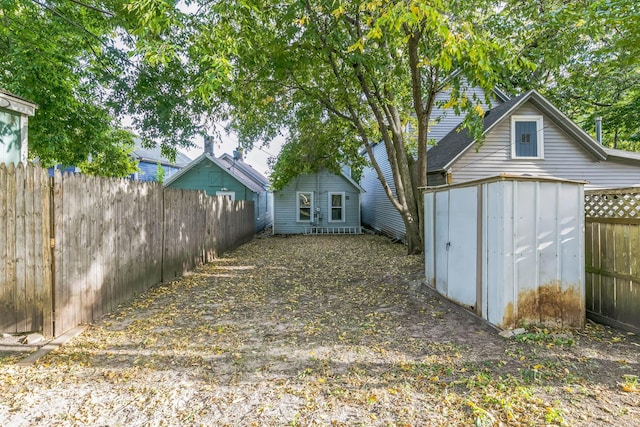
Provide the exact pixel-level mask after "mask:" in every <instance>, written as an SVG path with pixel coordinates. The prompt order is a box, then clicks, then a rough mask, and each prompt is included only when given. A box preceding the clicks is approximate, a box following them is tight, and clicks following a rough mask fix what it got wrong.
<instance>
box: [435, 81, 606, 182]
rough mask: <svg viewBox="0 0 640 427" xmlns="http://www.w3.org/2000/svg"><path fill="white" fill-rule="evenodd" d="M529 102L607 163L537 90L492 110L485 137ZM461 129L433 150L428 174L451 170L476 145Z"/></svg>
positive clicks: (591, 142) (595, 146)
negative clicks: (457, 160)
mask: <svg viewBox="0 0 640 427" xmlns="http://www.w3.org/2000/svg"><path fill="white" fill-rule="evenodd" d="M525 102H530V103H531V104H532V105H533V106H534V107H535V108H537V109H538V110H540V111H541V112H542V113H543V114H545V115H546V116H547V117H548V118H549V119H551V120H552V121H553V122H554V123H555V124H556V125H557V126H558V127H559V128H560V129H562V130H563V131H564V132H565V133H566V134H567V135H569V136H570V137H572V138H573V139H574V140H575V141H576V142H577V143H578V144H580V145H581V146H582V147H583V148H584V149H585V150H586V151H588V152H589V153H590V154H591V155H592V156H594V157H595V158H596V159H597V160H606V159H607V151H606V150H605V148H603V147H602V146H601V145H600V144H598V143H597V142H596V141H595V140H594V139H593V138H592V137H591V136H590V135H588V134H587V133H586V132H585V131H584V130H582V129H581V128H580V127H579V126H578V125H577V124H575V123H574V122H573V121H571V119H569V118H568V117H567V116H565V115H564V114H563V113H562V112H561V111H560V110H558V109H557V108H556V107H555V106H554V105H553V104H551V103H550V102H549V101H548V100H547V99H546V98H545V97H543V96H542V95H540V94H539V93H538V92H536V91H535V90H530V91H528V92H525V93H523V94H522V95H519V96H516V97H515V98H512V99H510V100H508V101H507V102H505V103H503V104H500V105H498V106H496V107H495V108H493V109H491V110H489V111H488V112H487V113H486V114H485V116H484V119H483V126H484V133H485V134H486V133H487V132H488V131H489V130H491V129H492V128H493V127H494V126H495V125H496V124H497V123H498V122H500V121H501V120H502V119H504V118H505V117H508V116H509V115H510V114H511V113H512V112H514V111H515V110H516V109H517V108H519V107H520V106H521V105H522V104H524V103H525ZM459 128H460V126H458V127H457V128H456V129H454V130H452V131H451V132H449V133H448V134H447V136H445V137H444V138H442V139H441V140H440V142H439V143H438V145H436V146H435V147H433V149H431V150H429V156H428V157H427V171H428V172H439V171H443V170H445V169H447V168H448V167H449V166H450V165H451V163H452V162H454V161H455V160H456V159H457V158H458V157H459V156H460V155H461V154H462V153H463V152H464V151H465V150H466V149H468V148H469V147H470V146H471V145H472V144H473V143H474V141H475V140H474V139H473V136H471V135H469V133H468V132H467V130H459Z"/></svg>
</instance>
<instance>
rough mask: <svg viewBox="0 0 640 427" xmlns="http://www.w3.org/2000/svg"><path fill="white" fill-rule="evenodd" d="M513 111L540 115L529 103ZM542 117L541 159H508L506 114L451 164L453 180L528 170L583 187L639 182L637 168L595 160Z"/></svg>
mask: <svg viewBox="0 0 640 427" xmlns="http://www.w3.org/2000/svg"><path fill="white" fill-rule="evenodd" d="M514 114H517V115H541V114H542V113H541V112H540V111H539V110H537V109H536V108H535V107H533V106H532V105H530V104H526V105H524V106H523V107H522V108H520V109H518V110H517V111H516V112H514ZM543 117H544V119H543V120H544V159H538V160H523V159H511V120H510V119H509V118H506V119H505V120H504V121H503V122H502V123H500V124H499V125H498V126H496V127H495V128H494V129H493V130H491V131H490V132H489V133H488V134H487V136H486V138H485V141H484V143H483V145H482V147H481V148H480V149H479V150H478V151H476V150H475V147H471V148H470V149H469V150H468V151H467V152H466V153H464V154H463V156H462V157H461V158H460V159H459V160H458V161H457V162H455V164H454V165H453V167H452V173H453V183H460V182H465V181H470V180H474V179H479V178H485V177H489V176H493V175H496V174H499V173H511V174H529V175H533V176H543V177H558V178H565V179H572V180H578V181H589V184H587V185H586V188H614V187H630V186H633V185H637V184H640V168H638V167H636V166H632V165H628V164H624V163H622V162H618V161H615V160H609V161H604V162H599V161H596V160H595V159H594V158H593V157H592V156H591V155H590V154H589V153H587V152H586V151H585V149H584V148H582V146H580V145H579V144H578V143H577V142H575V141H574V140H573V139H572V138H570V137H569V136H568V135H567V134H565V133H564V132H563V131H562V130H561V129H560V128H558V126H556V124H555V123H553V121H552V120H551V119H550V118H549V117H548V116H546V115H543Z"/></svg>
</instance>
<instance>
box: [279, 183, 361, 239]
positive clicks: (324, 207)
mask: <svg viewBox="0 0 640 427" xmlns="http://www.w3.org/2000/svg"><path fill="white" fill-rule="evenodd" d="M298 191H310V192H311V191H312V192H313V193H314V194H313V204H314V206H313V207H314V209H316V208H320V214H319V216H320V217H322V221H316V222H315V225H317V226H318V227H359V226H360V191H359V190H358V189H357V188H355V187H354V186H353V185H352V184H351V183H350V182H348V181H347V180H346V179H345V178H344V177H342V176H339V175H334V174H332V173H329V172H320V173H317V174H313V175H300V176H298V177H297V178H295V179H294V180H293V181H292V182H290V183H289V184H288V185H287V186H286V187H285V188H283V189H282V190H281V191H276V192H275V193H274V194H273V198H274V199H273V204H274V213H273V233H274V234H301V233H304V231H305V228H306V227H309V226H310V224H311V223H309V222H297V221H296V192H298ZM330 192H344V193H345V221H344V222H329V221H328V220H329V199H328V195H329V193H330Z"/></svg>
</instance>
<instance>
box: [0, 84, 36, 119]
mask: <svg viewBox="0 0 640 427" xmlns="http://www.w3.org/2000/svg"><path fill="white" fill-rule="evenodd" d="M0 108H5V109H7V110H11V111H16V112H18V113H22V114H26V115H27V116H33V115H34V114H35V113H36V108H38V106H37V105H36V104H34V103H33V102H31V101H29V100H28V99H25V98H22V97H20V96H18V95H14V94H13V93H11V92H9V91H7V90H5V89H2V88H0Z"/></svg>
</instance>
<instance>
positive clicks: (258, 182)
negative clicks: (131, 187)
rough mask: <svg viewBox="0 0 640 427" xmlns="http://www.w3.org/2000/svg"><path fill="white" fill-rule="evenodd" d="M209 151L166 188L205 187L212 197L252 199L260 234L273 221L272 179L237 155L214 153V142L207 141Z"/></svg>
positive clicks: (194, 188)
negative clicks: (217, 155) (215, 154)
mask: <svg viewBox="0 0 640 427" xmlns="http://www.w3.org/2000/svg"><path fill="white" fill-rule="evenodd" d="M205 145H206V147H205V150H206V152H205V153H203V154H202V155H200V156H199V157H198V158H197V159H195V160H193V161H192V162H191V163H189V164H188V165H187V166H185V167H184V168H183V169H181V170H180V171H178V172H176V173H175V174H174V175H172V176H171V177H169V178H168V179H166V180H165V182H164V186H165V187H167V188H182V189H187V190H203V191H204V192H205V193H206V194H207V195H209V196H223V197H228V198H230V199H231V200H249V201H252V202H253V207H254V231H255V232H256V233H257V232H259V231H261V230H263V229H264V228H265V227H267V226H269V225H271V222H272V211H273V208H272V197H273V194H272V193H271V192H270V191H269V180H268V179H267V178H265V177H264V176H263V175H262V174H260V173H259V172H258V171H256V170H255V169H253V168H252V167H251V166H249V165H248V164H247V163H245V162H244V161H243V159H242V156H241V155H240V152H237V153H236V155H235V156H229V155H227V154H223V155H222V156H220V157H215V156H214V155H213V144H212V143H211V144H208V145H207V144H205Z"/></svg>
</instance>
